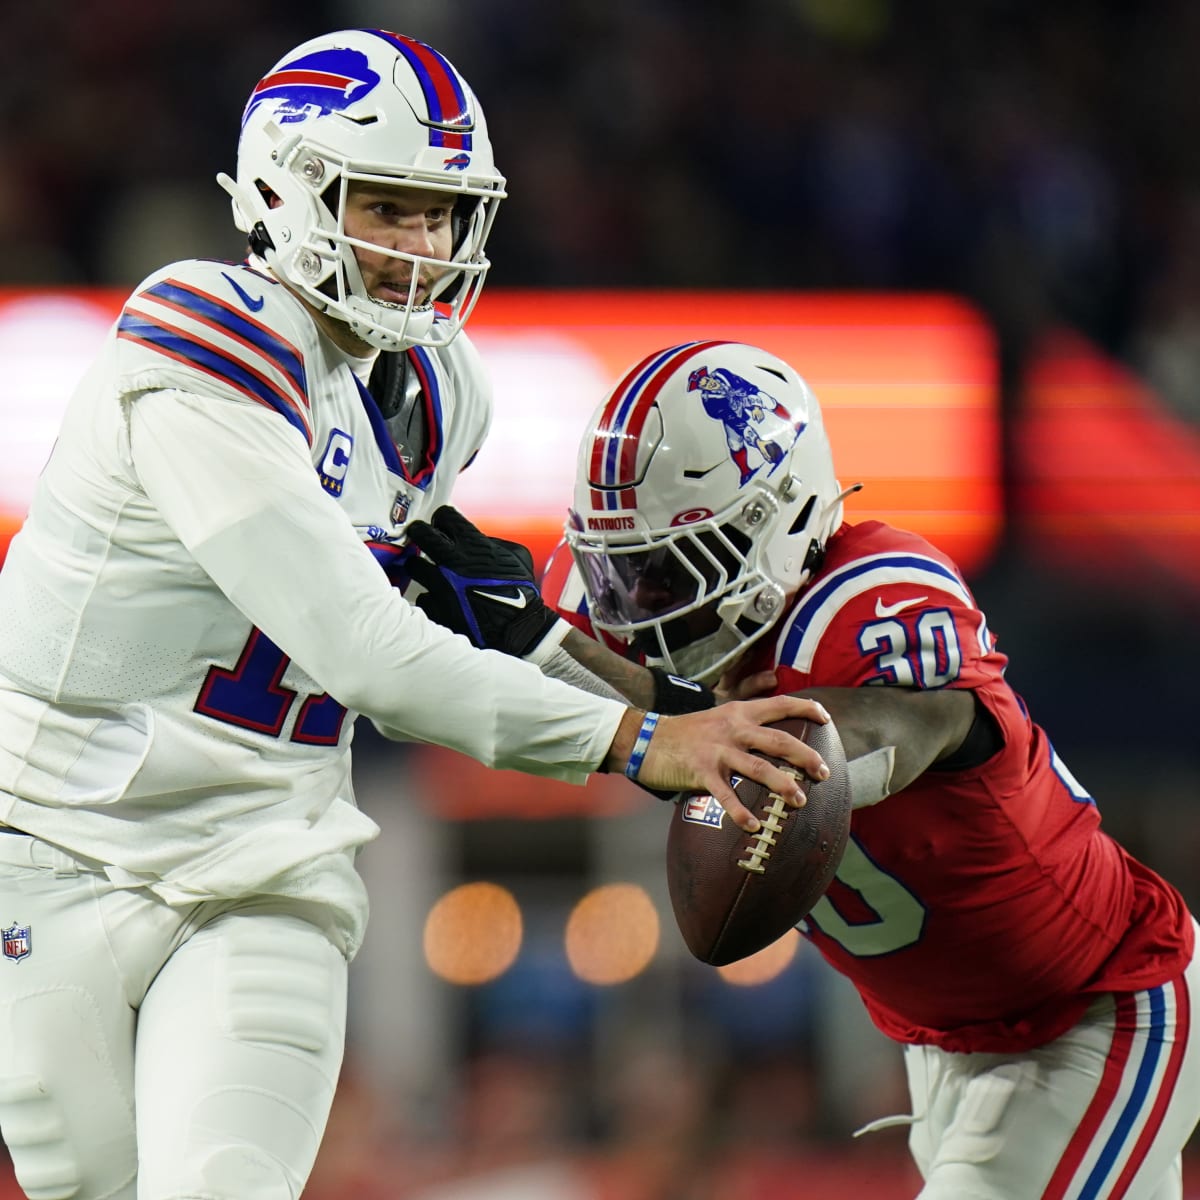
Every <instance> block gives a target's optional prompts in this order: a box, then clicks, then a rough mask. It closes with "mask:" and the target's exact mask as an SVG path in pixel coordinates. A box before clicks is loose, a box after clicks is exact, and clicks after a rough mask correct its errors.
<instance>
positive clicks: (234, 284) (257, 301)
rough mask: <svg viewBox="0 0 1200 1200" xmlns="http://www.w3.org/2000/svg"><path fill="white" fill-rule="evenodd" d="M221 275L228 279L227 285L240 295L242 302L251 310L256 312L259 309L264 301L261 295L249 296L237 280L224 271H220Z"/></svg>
mask: <svg viewBox="0 0 1200 1200" xmlns="http://www.w3.org/2000/svg"><path fill="white" fill-rule="evenodd" d="M221 275H222V276H223V277H224V278H225V279H226V280H228V282H229V286H230V287H231V288H233V290H234V291H235V292H237V294H238V296H239V297H241V301H242V303H243V304H244V305H245V306H246V307H247V308H248V309H249V310H250V311H251V312H258V311H259V309H261V308H262V306H263V305H264V304H265V303H266V300H265V299H264V297H262V296H257V297H256V296H251V295H250V293H249V292H247V291H246V289H245V288H244V287H242V285H241V284H240V283H238V281H237V280H236V279H234V278H233V276H232V275H228V274H226V273H225V272H224V271H222V272H221Z"/></svg>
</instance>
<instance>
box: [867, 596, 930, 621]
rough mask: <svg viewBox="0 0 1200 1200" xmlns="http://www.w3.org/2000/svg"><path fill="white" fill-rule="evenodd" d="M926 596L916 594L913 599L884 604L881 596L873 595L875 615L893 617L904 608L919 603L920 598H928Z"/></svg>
mask: <svg viewBox="0 0 1200 1200" xmlns="http://www.w3.org/2000/svg"><path fill="white" fill-rule="evenodd" d="M928 599H929V597H928V596H918V597H917V598H916V599H915V600H898V601H897V602H896V603H895V604H884V602H883V598H882V597H880V596H876V597H875V615H876V616H877V617H894V616H895V615H896V614H897V613H902V612H903V611H904V610H905V609H906V608H912V606H913V605H914V604H920V603H921V601H922V600H928Z"/></svg>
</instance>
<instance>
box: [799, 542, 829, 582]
mask: <svg viewBox="0 0 1200 1200" xmlns="http://www.w3.org/2000/svg"><path fill="white" fill-rule="evenodd" d="M824 558H825V547H824V546H822V545H821V543H820V542H818V541H817V539H816V538H813V540H812V541H811V542H809V543H808V553H807V554H806V555H805V556H804V567H803V573H804V574H805V575H806V576H808V575H811V574H812V573H813V572H814V571H815V570H816V569H817V568H818V567H819V566H820V565H821V563H822V561H823V560H824Z"/></svg>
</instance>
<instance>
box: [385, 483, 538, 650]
mask: <svg viewBox="0 0 1200 1200" xmlns="http://www.w3.org/2000/svg"><path fill="white" fill-rule="evenodd" d="M405 532H406V533H407V535H408V540H409V541H410V542H412V543H413V545H415V546H416V547H417V548H418V549H419V550H420V551H421V554H422V556H423V557H421V558H414V559H412V560H411V561H410V562H409V563H408V564H407V566H408V569H409V574H410V575H411V576H412V578H413V579H415V580H416V581H417V583H419V584H420V585H421V586H422V587H423V588H424V589H425V591H424V593H423V594H422V595H420V596H418V597H417V601H416V603H417V607H418V608H420V609H422V610H423V611H424V612H425V614H426V615H427V616H428V617H429V618H430V619H431V620H433V621H436V622H437V623H438V624H439V625H445V626H446V628H447V629H451V630H453V631H454V632H455V633H461V634H463V635H465V636H466V637H468V638H469V639H470V640H471V641H472V642H473V643H474V644H475V645H476V646H479V647H481V648H483V649H490V650H502V651H503V652H504V653H505V654H511V655H513V656H514V657H516V658H524V657H525V655H527V654H528V653H529V652H530V651H531V650H532V649H533V648H534V647H535V646H536V645H537V644H538V643H539V642H540V641H541V640H542V638H544V637H545V636H546V634H547V633H549V632H550V629H551V627H552V626H553V625H554V624H555V622H556V621H557V620H558V617H557V616H556V615H555V613H554V612H553V610H552V609H549V608H547V607H546V605H545V603H544V602H543V600H542V594H541V592H540V591H539V590H538V586H537V583H536V581H535V579H534V574H533V555H532V554H530V553H529V551H528V550H527V549H526V548H525V547H524V546H522V545H521V544H520V543H519V542H508V541H505V540H504V539H503V538H496V537H489V536H488V535H487V534H486V533H483V532H482V531H481V530H479V529H476V528H475V526H474V525H472V524H471V522H470V521H468V520H467V518H466V517H464V516H463V515H462V513H460V512H459V511H458V510H457V509H455V508H452V507H451V506H450V505H448V504H447V505H443V506H442V507H441V508H439V509H438V510H437V511H436V512H435V513H434V514H433V519H432V521H429V522H426V521H413V522H412V524H410V525H409V526H408V528H407V529H406V531H405Z"/></svg>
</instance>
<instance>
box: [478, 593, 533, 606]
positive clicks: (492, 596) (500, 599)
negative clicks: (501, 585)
mask: <svg viewBox="0 0 1200 1200" xmlns="http://www.w3.org/2000/svg"><path fill="white" fill-rule="evenodd" d="M473 590H474V592H475V594H476V595H477V596H483V597H484V598H485V599H487V600H495V602H496V603H497V604H507V605H508V607H509V608H524V607H525V606H526V605H527V604H528V603H529V597H528V596H526V595H525V593H524V592H522V591H518V592H517V594H516V595H515V596H501V595H500V593H499V592H485V591H484V590H483V588H474V589H473Z"/></svg>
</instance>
